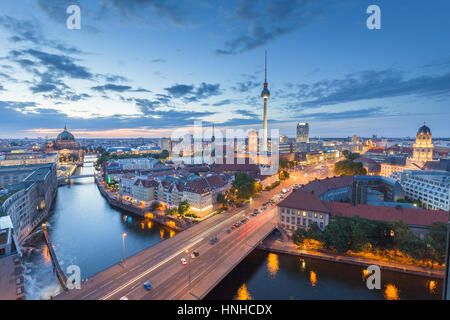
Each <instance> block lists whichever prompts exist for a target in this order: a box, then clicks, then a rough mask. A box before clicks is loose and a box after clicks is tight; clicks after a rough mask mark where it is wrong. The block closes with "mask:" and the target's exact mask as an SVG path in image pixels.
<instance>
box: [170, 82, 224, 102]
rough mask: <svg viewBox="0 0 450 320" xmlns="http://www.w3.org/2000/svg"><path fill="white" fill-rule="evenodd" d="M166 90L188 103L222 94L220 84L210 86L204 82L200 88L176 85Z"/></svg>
mask: <svg viewBox="0 0 450 320" xmlns="http://www.w3.org/2000/svg"><path fill="white" fill-rule="evenodd" d="M164 90H166V91H167V92H168V93H169V94H170V95H171V96H172V97H174V98H183V101H184V102H187V103H189V102H196V101H199V100H201V99H206V98H209V97H212V96H217V95H220V94H222V91H221V89H220V84H209V83H205V82H202V83H201V84H200V85H199V86H198V87H195V86H194V85H186V84H175V85H173V86H171V87H168V88H165V89H164Z"/></svg>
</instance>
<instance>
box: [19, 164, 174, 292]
mask: <svg viewBox="0 0 450 320" xmlns="http://www.w3.org/2000/svg"><path fill="white" fill-rule="evenodd" d="M90 160H92V158H89V157H86V161H90ZM93 172H94V168H93V167H92V164H91V163H90V164H85V166H84V167H81V168H79V169H78V172H77V173H76V174H91V173H93ZM48 223H49V227H48V230H49V235H50V239H51V241H52V242H53V245H54V247H55V252H56V254H57V256H58V259H59V261H60V263H61V266H62V267H63V270H66V268H67V266H69V265H77V266H79V267H80V269H81V277H82V279H85V278H88V277H91V276H92V275H94V274H96V273H98V272H100V271H102V270H103V269H106V268H108V267H110V266H112V265H114V264H115V263H117V262H119V261H120V260H121V259H122V234H123V233H126V234H127V236H126V237H125V256H126V257H130V256H132V255H134V254H136V253H138V252H139V251H141V250H142V249H145V248H148V247H150V246H152V245H154V244H156V243H158V242H160V241H161V240H162V239H165V238H168V237H171V236H173V235H174V234H175V232H174V231H172V230H170V229H168V228H166V227H164V226H162V225H160V224H157V223H154V222H150V221H149V220H145V219H142V218H140V217H138V216H134V215H131V214H129V213H126V212H121V211H119V210H116V209H114V208H111V207H110V206H109V204H108V203H107V201H106V200H105V199H104V198H103V197H102V195H101V194H100V192H99V191H98V189H97V186H96V185H95V183H94V178H81V179H78V180H73V181H72V182H71V184H70V185H66V186H62V187H59V188H58V194H57V196H56V199H55V203H54V206H53V213H52V215H51V216H50V217H49V218H48ZM24 267H25V270H24V278H25V294H26V298H27V299H49V298H50V296H54V295H56V294H57V293H59V292H60V291H61V288H60V285H59V283H58V280H57V278H56V276H55V274H54V273H53V272H52V263H51V261H50V256H49V254H48V250H47V247H46V246H45V244H44V242H43V241H39V242H37V243H34V244H33V246H32V247H29V248H25V254H24Z"/></svg>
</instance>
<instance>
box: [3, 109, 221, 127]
mask: <svg viewBox="0 0 450 320" xmlns="http://www.w3.org/2000/svg"><path fill="white" fill-rule="evenodd" d="M0 113H1V114H2V117H0V127H1V128H2V133H3V134H5V133H14V134H18V132H20V131H25V130H30V129H33V128H42V127H43V125H44V124H45V127H46V128H47V129H59V128H61V127H62V126H63V125H64V123H68V124H69V123H70V127H71V128H72V129H85V130H95V131H97V130H112V129H130V128H134V129H136V128H143V129H148V130H152V129H155V128H174V127H183V126H191V125H193V123H194V120H196V119H201V118H203V117H206V116H211V115H213V113H211V112H197V111H190V110H189V111H179V110H175V109H169V110H153V111H150V110H149V111H148V112H147V113H146V114H136V115H118V114H115V115H111V116H94V117H90V118H78V117H69V116H68V115H67V114H65V113H63V112H61V111H58V110H55V109H53V108H43V107H41V106H38V105H36V103H34V102H17V101H0ZM19 119H20V121H18V120H19Z"/></svg>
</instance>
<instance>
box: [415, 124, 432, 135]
mask: <svg viewBox="0 0 450 320" xmlns="http://www.w3.org/2000/svg"><path fill="white" fill-rule="evenodd" d="M421 133H423V134H431V130H430V128H428V127H427V126H426V125H425V124H424V125H423V126H421V127H420V128H419V130H418V131H417V134H421Z"/></svg>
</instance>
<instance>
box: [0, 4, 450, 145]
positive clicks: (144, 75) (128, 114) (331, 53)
mask: <svg viewBox="0 0 450 320" xmlns="http://www.w3.org/2000/svg"><path fill="white" fill-rule="evenodd" d="M71 4H77V5H79V6H80V8H81V29H80V30H69V29H68V28H67V27H66V19H67V17H68V16H69V15H68V14H67V13H66V8H67V7H68V6H69V5H71ZM371 4H376V5H378V6H379V7H380V8H381V30H369V29H368V28H367V27H366V19H367V17H368V16H369V15H368V14H367V13H366V9H367V7H368V6H369V5H371ZM449 12H450V1H448V0H432V1H407V0H396V1H392V0H389V1H388V0H386V1H380V0H371V1H365V0H354V1H352V0H341V1H338V0H321V1H317V0H280V1H276V0H234V1H233V0H227V1H222V0H210V1H207V0H98V1H97V0H21V1H2V2H1V3H0V44H1V46H0V115H1V116H0V138H7V137H38V136H41V137H45V136H51V137H52V136H54V135H55V134H56V133H58V132H59V131H61V128H63V127H64V125H65V124H67V126H68V128H69V130H70V131H71V132H73V133H74V134H75V135H76V136H77V137H157V136H168V135H170V132H171V131H172V130H173V129H176V128H180V127H191V126H192V125H193V123H194V121H195V120H203V121H204V125H206V126H210V125H211V123H213V122H214V123H215V124H216V127H217V128H222V129H224V128H237V127H240V128H243V129H248V128H254V129H260V127H261V125H262V112H263V107H262V99H261V98H260V93H261V89H262V85H263V82H264V51H265V50H267V51H268V64H269V66H268V82H269V90H270V91H271V97H270V98H269V111H268V115H269V129H270V128H278V129H279V130H280V133H281V134H286V135H288V136H294V134H295V125H296V123H297V122H305V121H306V122H309V123H310V134H311V135H312V136H320V137H327V136H331V137H346V136H350V135H353V134H358V135H361V136H369V135H372V134H374V133H375V134H378V136H397V137H403V136H414V134H415V132H416V130H417V128H418V127H420V126H421V125H422V124H423V122H426V123H427V125H428V126H429V127H430V128H431V130H432V133H433V136H434V137H448V136H450V134H449V133H450V131H449V119H450V117H449V115H450V41H449V34H450V20H449V18H448V15H449Z"/></svg>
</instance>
